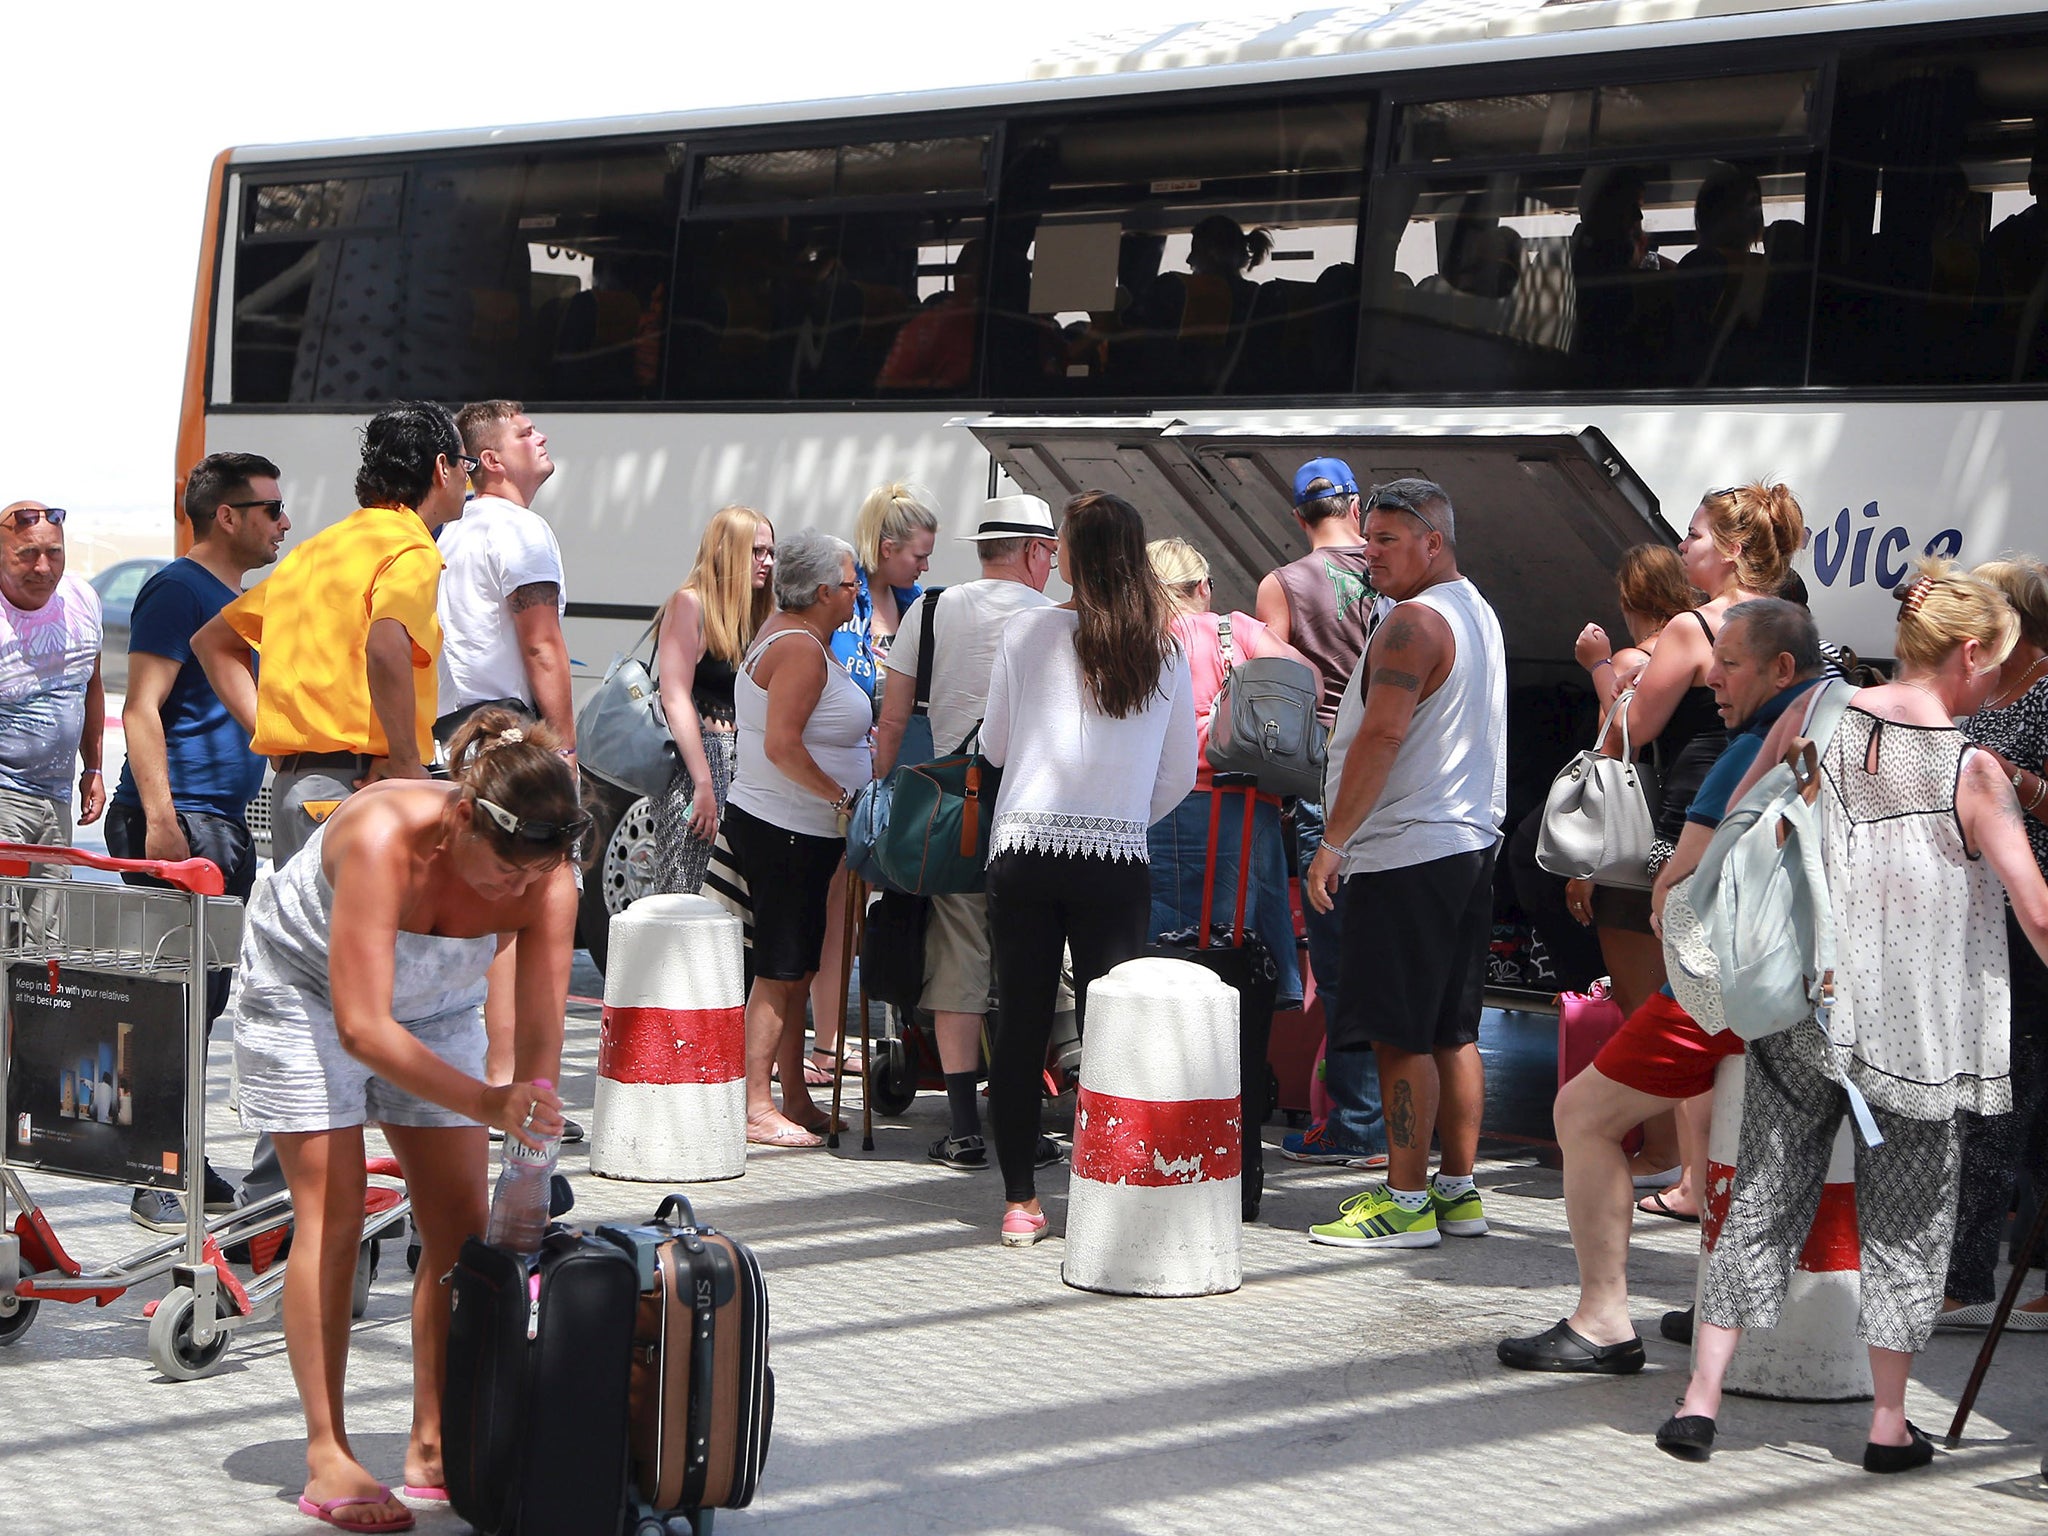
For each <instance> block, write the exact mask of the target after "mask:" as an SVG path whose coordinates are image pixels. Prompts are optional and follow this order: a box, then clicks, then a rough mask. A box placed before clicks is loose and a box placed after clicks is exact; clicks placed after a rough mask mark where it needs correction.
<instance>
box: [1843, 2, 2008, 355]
mask: <svg viewBox="0 0 2048 1536" xmlns="http://www.w3.org/2000/svg"><path fill="white" fill-rule="evenodd" d="M2032 44H2033V45H2032V46H2027V42H2026V40H2020V39H2006V40H1991V41H1985V42H1981V43H1974V44H1972V45H1971V46H1969V47H1968V48H1951V49H1942V50H1938V51H1930V50H1927V49H1924V48H1916V49H1913V50H1910V51H1908V50H1903V49H1901V50H1897V51H1886V52H1883V53H1868V54H1862V55H1851V56H1848V57H1845V58H1844V59H1843V61H1842V66H1841V71H1840V76H1839V83H1838V85H1837V88H1836V103H1837V106H1836V112H1835V129H1834V135H1833V139H1832V142H1831V145H1830V162H1831V172H1830V174H1831V177H1832V180H1831V181H1830V184H1829V197H1828V221H1827V222H1828V227H1827V230H1826V235H1825V239H1824V240H1823V242H1822V244H1821V268H1820V283H1819V303H1818V313H1817V314H1816V316H1815V321H1814V324H1815V327H1816V337H1815V347H1814V366H1815V376H1816V379H1817V380H1818V381H1819V382H1823V383H1832V384H1971V383H1975V384H1997V383H2015V384H2017V383H2025V382H2029V381H2039V380H2041V379H2044V378H2048V214H2044V212H2043V210H2042V208H2041V205H2040V202H2039V198H2040V196H2041V194H2042V193H2043V192H2048V47H2043V46H2041V42H2040V39H2039V37H2038V35H2037V36H2036V38H2034V39H2033V40H2032Z"/></svg>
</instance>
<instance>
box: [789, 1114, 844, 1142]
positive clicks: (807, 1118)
mask: <svg viewBox="0 0 2048 1536" xmlns="http://www.w3.org/2000/svg"><path fill="white" fill-rule="evenodd" d="M785 1113H787V1111H785ZM789 1118H790V1119H792V1120H794V1121H795V1122H796V1123H797V1124H798V1125H800V1126H802V1127H803V1128H804V1129H805V1130H807V1131H809V1132H810V1133H811V1134H812V1135H813V1136H825V1135H829V1134H831V1133H833V1132H835V1131H846V1130H849V1129H851V1127H849V1126H848V1125H847V1123H846V1121H845V1119H844V1118H841V1119H840V1120H839V1122H838V1123H837V1124H834V1123H833V1120H832V1116H831V1114H830V1113H829V1112H828V1111H826V1110H822V1109H821V1110H818V1111H817V1112H816V1113H814V1114H811V1115H790V1116H789Z"/></svg>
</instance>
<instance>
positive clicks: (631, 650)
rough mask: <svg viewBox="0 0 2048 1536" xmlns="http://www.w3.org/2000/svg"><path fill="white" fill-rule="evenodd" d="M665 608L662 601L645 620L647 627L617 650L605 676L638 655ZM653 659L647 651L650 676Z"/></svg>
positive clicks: (652, 669)
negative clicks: (622, 648) (625, 645)
mask: <svg viewBox="0 0 2048 1536" xmlns="http://www.w3.org/2000/svg"><path fill="white" fill-rule="evenodd" d="M667 609H668V604H667V603H663V604H662V605H661V606H660V607H658V608H656V609H655V610H654V617H653V618H651V619H649V620H648V621H647V627H646V628H645V629H643V630H641V631H640V633H639V635H638V636H637V637H636V638H635V639H634V641H633V643H632V644H631V645H629V646H627V647H626V649H625V650H623V651H621V652H619V653H618V655H616V656H614V657H613V658H612V664H611V666H610V667H609V668H607V669H606V671H605V674H604V675H605V676H606V677H610V676H611V675H612V673H614V672H616V671H618V670H619V668H620V667H622V666H624V665H625V664H626V663H627V662H629V661H632V660H634V659H635V658H636V657H638V656H639V654H640V647H641V646H643V645H645V644H646V643H647V642H648V640H649V639H650V638H651V637H652V636H653V634H654V632H655V631H656V630H657V629H659V628H661V616H662V614H663V613H665V612H666V611H667ZM654 659H655V658H654V653H653V652H649V653H648V656H647V674H648V676H649V677H652V676H653V675H654Z"/></svg>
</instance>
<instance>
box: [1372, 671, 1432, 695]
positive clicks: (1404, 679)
mask: <svg viewBox="0 0 2048 1536" xmlns="http://www.w3.org/2000/svg"><path fill="white" fill-rule="evenodd" d="M1381 683H1385V684H1386V685H1387V686H1388V687H1389V688H1405V689H1407V690H1408V692H1410V693H1420V692H1421V691H1422V679H1421V678H1419V677H1417V676H1416V675H1415V674H1414V673H1413V672H1401V671H1397V670H1395V669H1394V668H1393V667H1374V668H1373V669H1372V685H1373V686H1374V687H1375V688H1377V687H1378V686H1379V685H1380V684H1381Z"/></svg>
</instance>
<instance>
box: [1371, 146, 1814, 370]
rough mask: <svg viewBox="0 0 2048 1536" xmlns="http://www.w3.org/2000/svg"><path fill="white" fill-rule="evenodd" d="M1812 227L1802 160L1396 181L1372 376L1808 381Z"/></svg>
mask: <svg viewBox="0 0 2048 1536" xmlns="http://www.w3.org/2000/svg"><path fill="white" fill-rule="evenodd" d="M1805 229H1806V173H1805V171H1804V169H1803V168H1802V162H1801V161H1797V160H1790V159H1788V158H1785V157H1772V158H1767V159H1761V160H1742V161H1729V160H1721V159H1694V160H1659V161H1651V162H1644V163H1634V164H1627V163H1623V164H1614V163H1608V164H1599V165H1592V166H1587V167H1584V168H1582V169H1581V168H1573V167H1569V166H1566V167H1563V168H1546V169H1540V170H1539V169H1529V170H1519V171H1517V170H1500V171H1494V172H1490V173H1478V174H1470V173H1468V174H1460V175H1431V174H1409V175H1403V174H1394V175H1389V176H1387V177H1386V178H1384V179H1383V180H1382V181H1381V183H1380V184H1379V187H1378V188H1377V189H1376V192H1375V199H1374V215H1373V223H1372V228H1371V230H1370V231H1369V246H1368V257H1367V273H1368V277H1367V283H1366V291H1365V303H1366V307H1367V311H1368V314H1367V338H1368V339H1367V344H1366V352H1365V368H1364V370H1363V372H1364V378H1363V381H1362V387H1364V388H1367V389H1373V390H1386V391H1391V392H1396V393H1401V392H1418V391H1429V390H1451V391H1458V392H1484V393H1499V392H1514V391H1539V392H1540V391H1545V390H1565V389H1585V390H1602V389H1645V388H1699V387H1717V386H1718V387H1737V386H1745V385H1763V384H1796V383H1798V382H1799V381H1800V378H1801V376H1802V372H1803V368H1804V338H1805V330H1806V326H1805V314H1806V299H1807V291H1808V287H1809V281H1810V278H1809V274H1810V271H1811V267H1810V264H1809V262H1808V259H1807V254H1806V238H1805Z"/></svg>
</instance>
